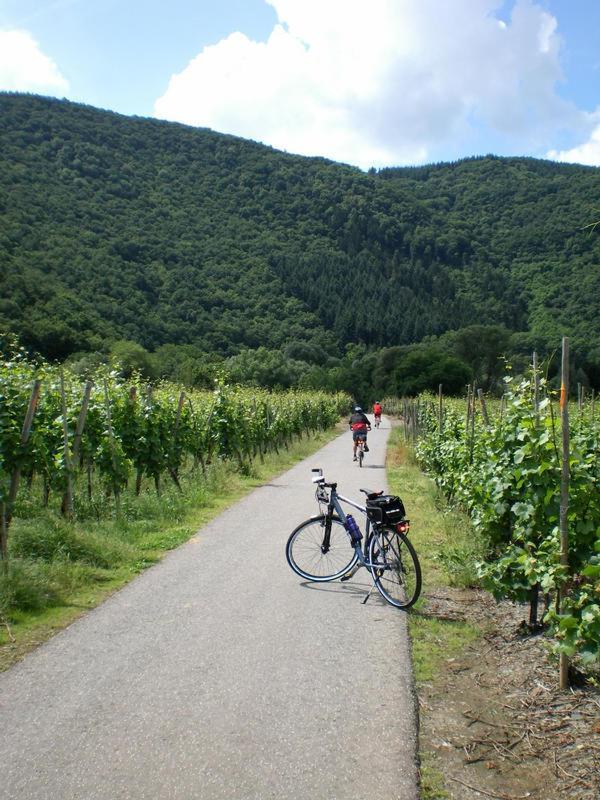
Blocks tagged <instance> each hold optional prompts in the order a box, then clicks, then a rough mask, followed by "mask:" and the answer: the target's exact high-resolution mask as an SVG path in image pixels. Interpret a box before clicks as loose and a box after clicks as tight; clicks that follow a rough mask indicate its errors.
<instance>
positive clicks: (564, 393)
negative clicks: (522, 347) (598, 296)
mask: <svg viewBox="0 0 600 800" xmlns="http://www.w3.org/2000/svg"><path fill="white" fill-rule="evenodd" d="M560 419H561V424H562V470H561V481H560V563H561V564H562V565H563V566H564V567H568V566H569V538H568V527H567V513H568V510H569V477H570V473H569V447H570V443H569V339H568V338H567V337H566V336H563V340H562V368H561V383H560ZM559 596H560V595H559ZM560 599H561V600H562V599H563V598H562V597H560ZM559 670H560V672H559V686H560V688H561V689H568V688H569V659H568V658H567V656H566V654H565V653H561V654H560V666H559Z"/></svg>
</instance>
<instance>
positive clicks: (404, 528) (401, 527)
mask: <svg viewBox="0 0 600 800" xmlns="http://www.w3.org/2000/svg"><path fill="white" fill-rule="evenodd" d="M409 528H410V523H409V522H399V523H398V524H397V525H396V530H397V531H398V533H408V529H409Z"/></svg>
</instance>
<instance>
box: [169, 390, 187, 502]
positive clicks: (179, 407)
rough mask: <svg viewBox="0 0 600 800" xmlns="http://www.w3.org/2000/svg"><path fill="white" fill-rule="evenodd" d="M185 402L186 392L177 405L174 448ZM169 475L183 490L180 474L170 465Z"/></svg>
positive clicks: (182, 394)
mask: <svg viewBox="0 0 600 800" xmlns="http://www.w3.org/2000/svg"><path fill="white" fill-rule="evenodd" d="M184 403H185V392H181V394H180V395H179V403H178V405H177V416H176V418H175V427H174V429H173V450H175V448H176V447H177V431H178V430H179V423H180V422H181V414H182V412H183V404H184ZM169 475H170V476H171V480H172V481H173V483H174V484H175V486H176V487H177V488H178V489H179V491H180V492H181V491H182V489H181V484H180V483H179V475H178V474H177V470H176V469H175V468H174V467H169Z"/></svg>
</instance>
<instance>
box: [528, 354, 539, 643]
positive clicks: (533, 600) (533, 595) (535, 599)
mask: <svg viewBox="0 0 600 800" xmlns="http://www.w3.org/2000/svg"><path fill="white" fill-rule="evenodd" d="M533 410H534V412H535V416H536V420H537V421H538V422H539V410H540V376H539V373H538V357H537V353H536V352H535V351H534V353H533ZM539 597H540V585H539V583H536V584H534V585H533V586H532V587H531V591H530V593H529V625H530V626H531V627H532V628H534V627H535V626H536V625H537V618H538V604H539Z"/></svg>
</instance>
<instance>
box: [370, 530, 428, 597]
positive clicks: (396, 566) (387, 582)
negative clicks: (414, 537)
mask: <svg viewBox="0 0 600 800" xmlns="http://www.w3.org/2000/svg"><path fill="white" fill-rule="evenodd" d="M369 563H371V564H377V563H380V564H382V565H384V564H385V565H387V566H388V567H389V568H388V569H377V567H375V566H374V567H371V568H370V569H371V574H372V575H373V581H374V583H375V586H376V587H377V590H378V592H379V594H380V595H381V596H382V597H383V599H384V600H385V601H386V602H388V603H389V604H390V605H392V606H395V607H396V608H410V607H411V606H412V605H414V604H415V603H416V602H417V600H418V599H419V595H420V594H421V565H420V564H419V558H418V556H417V553H416V550H415V548H414V547H413V545H412V542H411V541H410V540H409V539H408V537H407V536H405V535H404V534H403V533H398V531H396V530H394V529H393V528H379V530H377V531H376V532H375V533H374V534H373V536H372V537H371V539H370V541H369Z"/></svg>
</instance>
